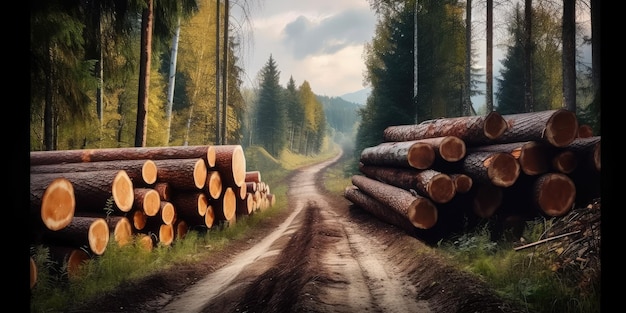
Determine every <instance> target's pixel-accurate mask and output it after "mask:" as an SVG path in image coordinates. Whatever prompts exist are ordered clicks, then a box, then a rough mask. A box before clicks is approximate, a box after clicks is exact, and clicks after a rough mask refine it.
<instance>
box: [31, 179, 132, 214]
mask: <svg viewBox="0 0 626 313" xmlns="http://www.w3.org/2000/svg"><path fill="white" fill-rule="evenodd" d="M57 178H65V179H67V180H69V181H70V182H71V183H72V186H73V188H74V196H75V202H76V209H77V210H98V211H99V212H102V210H103V209H104V208H105V207H106V206H107V201H108V200H109V199H110V198H111V197H113V201H114V203H115V205H116V207H117V208H118V209H119V210H120V211H121V212H128V211H129V210H130V209H131V208H132V206H133V202H134V191H133V183H132V181H131V179H130V177H128V174H126V171H124V170H103V171H96V172H76V173H42V174H37V173H33V174H30V187H31V206H32V205H33V204H34V205H37V204H38V202H37V201H36V199H35V201H33V198H32V194H33V190H34V191H38V190H42V189H45V188H46V187H47V186H48V185H49V184H50V183H51V182H52V181H54V180H55V179H57Z"/></svg>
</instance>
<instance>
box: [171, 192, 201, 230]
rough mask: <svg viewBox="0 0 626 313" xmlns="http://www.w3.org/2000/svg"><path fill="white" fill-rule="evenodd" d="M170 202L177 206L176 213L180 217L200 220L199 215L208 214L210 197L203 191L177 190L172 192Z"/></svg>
mask: <svg viewBox="0 0 626 313" xmlns="http://www.w3.org/2000/svg"><path fill="white" fill-rule="evenodd" d="M170 202H171V203H172V204H173V205H174V207H175V208H176V214H177V215H178V217H179V218H181V219H184V220H187V219H190V220H198V218H197V217H202V216H204V215H205V214H206V211H207V206H208V205H209V198H208V197H207V196H206V193H204V192H202V191H195V192H176V193H174V194H172V199H171V201H170ZM190 224H191V223H190Z"/></svg>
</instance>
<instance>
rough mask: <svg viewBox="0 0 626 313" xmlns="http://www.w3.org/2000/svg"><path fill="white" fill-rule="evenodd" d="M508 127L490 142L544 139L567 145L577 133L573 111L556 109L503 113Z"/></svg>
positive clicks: (558, 145)
mask: <svg viewBox="0 0 626 313" xmlns="http://www.w3.org/2000/svg"><path fill="white" fill-rule="evenodd" d="M503 118H504V119H505V120H506V122H507V124H508V129H507V131H506V132H504V133H503V134H502V136H500V137H498V138H495V139H494V140H493V141H492V143H494V144H495V143H510V142H521V141H531V140H537V141H544V142H547V143H549V144H550V145H552V146H555V147H565V146H567V145H569V144H570V143H571V142H572V141H574V139H576V137H577V134H578V120H577V119H576V114H575V113H574V112H571V111H568V110H565V109H558V110H548V111H538V112H528V113H519V114H510V115H504V116H503Z"/></svg>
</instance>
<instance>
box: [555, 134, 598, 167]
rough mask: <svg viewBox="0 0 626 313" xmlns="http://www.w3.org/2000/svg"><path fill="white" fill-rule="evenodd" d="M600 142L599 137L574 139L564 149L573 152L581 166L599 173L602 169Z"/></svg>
mask: <svg viewBox="0 0 626 313" xmlns="http://www.w3.org/2000/svg"><path fill="white" fill-rule="evenodd" d="M601 140H602V137H601V136H593V137H587V138H576V139H575V140H574V141H572V143H571V144H569V145H568V146H567V147H565V148H564V149H566V150H570V151H573V152H574V153H575V154H576V155H577V157H578V158H579V159H580V161H581V164H582V165H583V166H585V167H589V168H592V169H594V170H596V171H598V172H600V170H601V167H602V157H601V148H600V144H601Z"/></svg>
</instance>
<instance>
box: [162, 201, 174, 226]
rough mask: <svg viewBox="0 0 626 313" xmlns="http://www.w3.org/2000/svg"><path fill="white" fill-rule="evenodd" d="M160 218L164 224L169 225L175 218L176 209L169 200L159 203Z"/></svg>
mask: <svg viewBox="0 0 626 313" xmlns="http://www.w3.org/2000/svg"><path fill="white" fill-rule="evenodd" d="M161 220H162V221H163V223H164V224H167V225H171V224H173V223H174V221H175V220H176V209H175V208H174V205H173V204H172V203H171V202H163V203H162V205H161Z"/></svg>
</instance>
